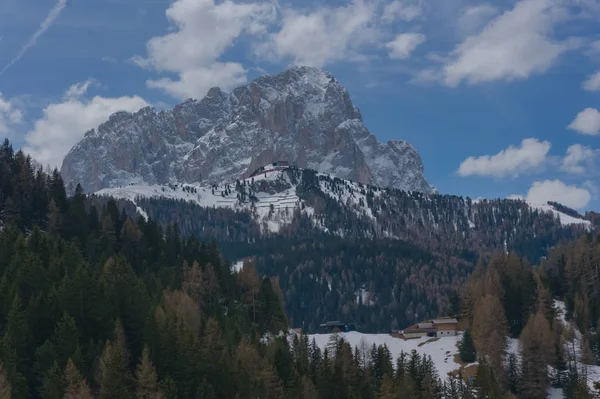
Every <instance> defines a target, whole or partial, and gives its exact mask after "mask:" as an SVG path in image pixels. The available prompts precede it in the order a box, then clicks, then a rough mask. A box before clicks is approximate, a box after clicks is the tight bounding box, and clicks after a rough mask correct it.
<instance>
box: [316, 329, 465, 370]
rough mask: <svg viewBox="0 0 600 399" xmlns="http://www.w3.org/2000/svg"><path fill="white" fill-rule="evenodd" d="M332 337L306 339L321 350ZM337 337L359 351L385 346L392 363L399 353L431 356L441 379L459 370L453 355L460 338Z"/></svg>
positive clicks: (353, 332) (361, 335) (357, 333)
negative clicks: (415, 352)
mask: <svg viewBox="0 0 600 399" xmlns="http://www.w3.org/2000/svg"><path fill="white" fill-rule="evenodd" d="M332 335H333V334H313V335H309V337H308V339H309V341H311V342H312V340H313V338H314V339H315V342H316V343H317V346H318V347H319V348H321V350H323V349H325V348H326V347H327V344H328V343H329V340H330V339H331V336H332ZM338 335H339V336H340V337H342V338H344V340H346V341H347V342H348V343H349V344H350V346H352V348H354V347H355V346H357V347H358V348H359V349H360V348H362V347H366V348H367V349H368V350H370V348H371V346H372V345H373V344H375V345H378V346H379V345H383V344H385V345H386V346H387V347H388V349H389V350H390V352H391V354H392V357H393V361H394V363H395V360H396V359H397V358H398V356H399V355H400V352H404V353H407V354H410V353H411V351H412V350H413V349H414V350H416V351H417V352H418V353H419V354H420V355H427V356H431V359H432V360H433V363H434V364H435V368H436V369H437V371H438V373H439V375H440V378H442V379H444V378H446V376H447V375H448V373H450V372H452V371H454V370H458V369H460V364H458V363H456V362H455V361H454V355H456V354H458V348H457V346H456V344H457V343H458V342H459V341H460V339H461V336H455V337H442V338H440V339H438V340H435V341H434V340H432V339H431V338H427V337H423V338H419V339H409V340H406V341H405V340H403V339H401V338H394V337H392V336H391V335H389V334H363V333H360V332H357V331H351V332H348V333H338ZM428 341H430V342H428Z"/></svg>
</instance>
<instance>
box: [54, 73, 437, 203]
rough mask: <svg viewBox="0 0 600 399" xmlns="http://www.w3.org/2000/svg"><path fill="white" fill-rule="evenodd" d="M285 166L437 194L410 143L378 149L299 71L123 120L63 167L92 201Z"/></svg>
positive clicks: (328, 90) (117, 118)
mask: <svg viewBox="0 0 600 399" xmlns="http://www.w3.org/2000/svg"><path fill="white" fill-rule="evenodd" d="M279 160H286V161H289V162H292V163H294V164H296V165H298V166H299V167H303V168H309V169H315V170H317V171H319V172H323V173H328V174H332V175H335V176H337V177H340V178H345V179H349V180H354V181H359V182H361V183H370V184H373V185H378V186H383V187H391V188H399V189H404V190H410V191H422V192H427V193H429V192H433V191H434V188H433V187H432V186H431V185H429V183H428V182H427V180H426V179H425V176H424V170H423V164H422V160H421V158H420V156H419V154H418V152H417V151H416V149H415V148H414V147H412V146H411V145H410V144H408V143H407V142H405V141H401V140H391V141H388V142H387V143H380V142H379V141H378V140H377V138H376V137H375V136H374V135H373V134H371V133H370V132H369V130H368V129H367V128H366V127H365V125H364V124H363V121H362V115H361V113H360V110H359V109H358V107H356V106H354V104H353V103H352V101H351V99H350V95H349V93H348V91H347V90H346V89H345V88H344V87H343V86H342V85H341V84H340V83H339V82H338V81H337V80H336V79H335V77H334V76H333V75H331V74H330V73H328V72H326V71H323V70H321V69H317V68H309V67H294V68H290V69H288V70H287V71H285V72H282V73H280V74H277V75H265V76H261V77H259V78H257V79H256V80H254V81H253V82H251V83H249V84H247V85H244V86H240V87H238V88H236V89H234V90H233V91H232V92H231V94H226V93H224V92H223V91H222V90H221V89H219V88H217V87H214V88H211V89H210V90H209V91H208V93H207V95H206V96H205V97H204V98H202V99H201V100H192V99H188V100H186V101H184V102H183V103H181V104H178V105H176V106H175V107H174V108H173V109H172V110H163V111H158V112H157V111H156V110H154V109H152V108H150V107H146V108H143V109H141V110H140V111H138V112H136V113H127V112H118V113H115V114H113V115H111V116H110V118H109V119H108V121H106V122H105V123H103V124H101V125H100V126H99V127H98V128H97V129H93V130H90V131H88V132H87V133H86V134H85V137H84V138H83V139H82V140H81V141H80V142H79V143H77V144H76V145H75V146H74V147H73V148H72V149H71V151H69V153H68V154H67V156H66V157H65V159H64V161H63V165H62V169H61V173H62V175H63V176H64V178H65V181H66V182H67V183H72V184H77V183H80V184H82V186H83V188H84V189H85V191H87V192H93V191H98V190H100V189H102V188H109V187H116V186H118V185H126V184H129V183H145V184H167V183H171V184H175V183H199V182H202V183H208V184H211V183H216V182H220V181H223V180H226V179H229V178H234V179H236V178H243V177H246V176H247V175H248V174H249V173H250V172H251V171H253V170H254V169H256V168H257V167H259V166H262V165H264V164H267V163H270V162H273V161H279Z"/></svg>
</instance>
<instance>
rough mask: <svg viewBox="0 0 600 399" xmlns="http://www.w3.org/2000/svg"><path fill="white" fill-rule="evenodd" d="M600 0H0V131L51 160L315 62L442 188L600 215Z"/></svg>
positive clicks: (381, 135)
mask: <svg viewBox="0 0 600 399" xmlns="http://www.w3.org/2000/svg"><path fill="white" fill-rule="evenodd" d="M599 20H600V0H568V1H567V0H519V1H508V0H495V1H493V2H486V1H479V0H326V1H314V0H291V1H284V0H246V1H238V0H227V1H222V0H172V1H169V0H102V1H89V0H85V1H84V0H56V1H55V0H3V1H2V7H0V136H5V137H8V138H9V139H10V140H11V142H12V143H13V145H14V146H15V147H16V148H23V149H24V151H26V152H27V153H29V154H31V155H32V156H33V157H34V158H35V159H36V160H38V161H39V162H41V163H42V164H44V165H52V166H54V165H56V166H58V167H60V165H61V163H62V158H63V157H64V155H66V153H67V152H68V151H69V149H70V148H71V147H72V146H73V145H74V144H75V143H76V142H77V141H79V140H80V139H81V138H82V137H83V135H84V133H85V132H86V131H87V130H90V129H92V128H95V127H97V126H98V125H99V124H100V123H102V122H103V121H105V120H106V119H107V118H108V116H109V115H110V114H112V113H114V112H116V111H119V110H126V111H131V112H133V111H136V110H138V109H139V108H141V107H144V106H147V105H150V106H153V107H156V108H159V109H160V108H169V107H172V106H174V105H175V104H177V103H179V102H181V101H182V100H185V99H187V98H190V97H192V98H202V97H203V96H204V95H205V94H206V92H207V91H208V89H209V88H211V87H213V86H219V87H221V88H222V89H224V90H226V91H230V90H232V89H233V88H235V87H236V86H239V85H241V84H244V83H246V82H249V81H251V80H253V79H255V78H256V77H258V76H260V75H263V74H265V73H278V72H281V71H283V70H285V69H286V68H287V67H289V66H292V65H309V66H315V67H320V68H323V69H325V70H327V71H329V72H331V73H333V74H334V75H335V76H336V78H337V79H338V80H339V81H340V82H341V83H342V84H343V85H344V86H345V87H346V88H347V89H348V91H349V92H350V95H351V98H352V100H353V102H354V104H355V105H357V106H358V107H359V108H360V109H361V112H362V115H363V119H364V122H365V124H366V126H367V128H368V129H369V130H370V131H371V132H372V133H373V134H375V136H376V137H377V138H378V139H379V140H380V141H382V142H384V141H387V140H406V141H408V142H409V143H410V144H412V145H413V146H414V147H415V148H416V149H417V150H418V151H419V153H420V155H421V157H422V159H423V164H424V167H425V175H426V177H427V179H428V181H429V182H430V183H431V184H433V185H434V186H435V187H436V188H437V189H438V191H439V192H440V193H444V194H456V195H462V196H470V197H471V198H505V197H511V198H516V197H518V198H525V199H527V200H528V201H530V202H533V203H544V202H545V201H548V200H553V201H558V202H561V203H563V204H565V205H567V206H570V207H572V208H575V209H578V210H580V211H586V210H598V211H600V178H599V177H600V169H599V168H600V24H598V23H597V21H599Z"/></svg>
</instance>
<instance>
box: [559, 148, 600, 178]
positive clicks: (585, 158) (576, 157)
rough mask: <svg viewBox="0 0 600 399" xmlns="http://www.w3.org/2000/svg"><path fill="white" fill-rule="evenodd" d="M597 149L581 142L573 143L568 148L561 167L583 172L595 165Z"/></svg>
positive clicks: (579, 172)
mask: <svg viewBox="0 0 600 399" xmlns="http://www.w3.org/2000/svg"><path fill="white" fill-rule="evenodd" d="M597 155H598V154H597V151H594V150H593V149H591V148H590V147H587V146H583V145H581V144H573V145H572V146H570V147H569V148H567V154H566V155H565V157H564V158H563V159H562V162H561V166H560V168H561V169H562V170H564V171H566V172H569V173H574V174H582V173H585V172H586V171H589V170H590V169H592V167H593V162H594V159H595V158H596V156H597Z"/></svg>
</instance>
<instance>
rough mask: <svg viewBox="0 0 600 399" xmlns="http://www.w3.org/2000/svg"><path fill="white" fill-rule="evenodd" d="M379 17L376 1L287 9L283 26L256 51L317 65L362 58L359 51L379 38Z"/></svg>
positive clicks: (293, 61) (360, 0)
mask: <svg viewBox="0 0 600 399" xmlns="http://www.w3.org/2000/svg"><path fill="white" fill-rule="evenodd" d="M377 18H378V15H377V3H376V2H374V1H368V0H352V1H351V2H350V3H349V4H347V5H345V6H341V7H326V6H321V7H319V8H317V9H316V10H313V11H306V10H304V11H298V10H293V9H284V10H283V18H282V21H281V29H280V30H279V31H277V32H275V33H272V34H271V35H270V36H269V39H268V40H267V41H266V42H264V43H263V44H262V45H259V46H258V47H257V53H258V54H259V55H263V56H267V57H270V58H273V59H277V60H291V61H292V63H294V64H297V65H308V66H315V67H322V66H324V65H327V64H330V63H332V62H336V61H341V60H344V61H345V60H348V59H352V58H361V56H360V54H359V51H358V50H359V49H361V48H363V47H364V46H365V45H367V44H369V45H373V44H376V43H377V41H378V39H379V32H378V30H377V29H375V28H374V24H375V23H376V21H377Z"/></svg>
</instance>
